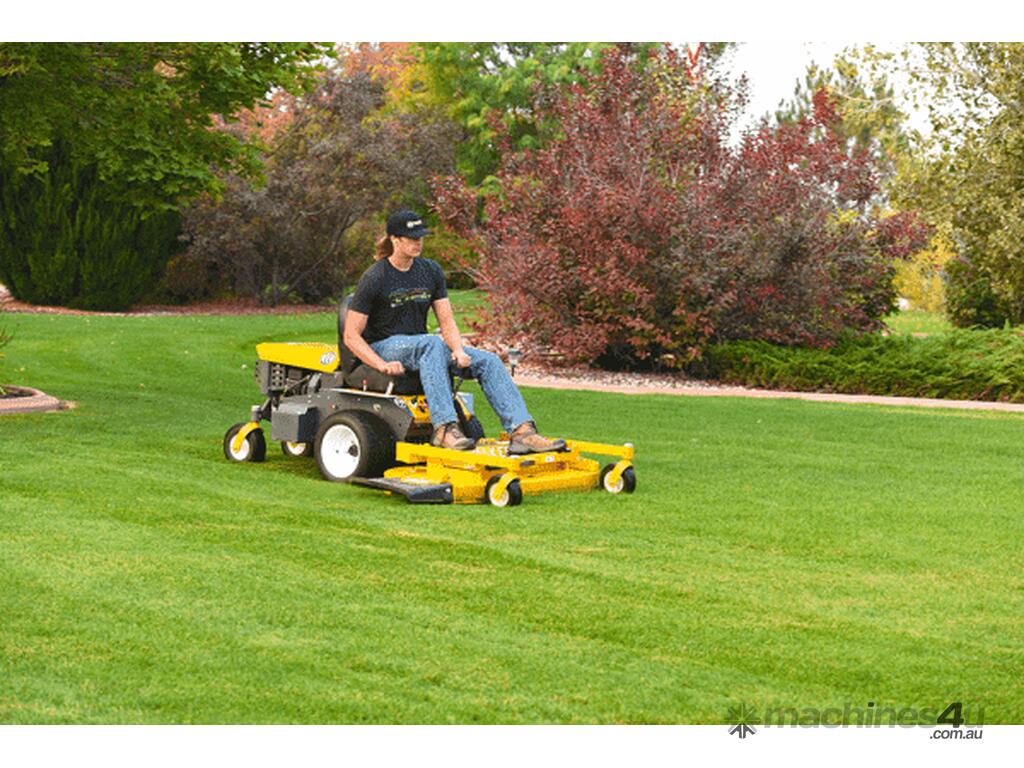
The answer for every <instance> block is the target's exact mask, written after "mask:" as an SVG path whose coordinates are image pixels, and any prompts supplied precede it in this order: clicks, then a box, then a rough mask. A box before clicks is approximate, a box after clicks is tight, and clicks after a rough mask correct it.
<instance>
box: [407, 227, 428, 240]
mask: <svg viewBox="0 0 1024 768" xmlns="http://www.w3.org/2000/svg"><path fill="white" fill-rule="evenodd" d="M432 234H434V233H433V232H431V231H430V230H429V229H427V228H426V227H423V228H422V229H414V230H413V231H412V232H406V233H405V234H404V235H402V237H411V238H412V239H413V240H419V239H420V238H421V237H426V236H427V235H432Z"/></svg>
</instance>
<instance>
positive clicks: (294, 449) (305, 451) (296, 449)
mask: <svg viewBox="0 0 1024 768" xmlns="http://www.w3.org/2000/svg"><path fill="white" fill-rule="evenodd" d="M281 452H282V453H284V455H285V456H293V457H295V458H301V457H306V456H312V455H313V444H312V443H293V442H291V441H290V440H282V441H281Z"/></svg>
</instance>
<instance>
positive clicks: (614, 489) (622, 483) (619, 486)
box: [604, 472, 626, 493]
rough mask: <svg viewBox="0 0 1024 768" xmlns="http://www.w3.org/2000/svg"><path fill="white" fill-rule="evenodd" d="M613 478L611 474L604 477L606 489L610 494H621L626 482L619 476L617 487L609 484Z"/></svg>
mask: <svg viewBox="0 0 1024 768" xmlns="http://www.w3.org/2000/svg"><path fill="white" fill-rule="evenodd" d="M611 477H612V473H611V472H609V473H608V474H607V475H605V476H604V489H605V490H606V491H608V492H609V493H620V492H621V491H622V489H623V488H625V487H626V481H625V480H623V479H622V475H619V479H618V481H617V482H616V483H615V485H612V484H611V483H610V482H609V481H610V480H611Z"/></svg>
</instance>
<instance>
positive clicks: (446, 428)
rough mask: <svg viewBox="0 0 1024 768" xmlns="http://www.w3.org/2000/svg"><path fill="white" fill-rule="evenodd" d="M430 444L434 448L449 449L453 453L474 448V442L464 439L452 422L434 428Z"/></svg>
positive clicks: (470, 439)
mask: <svg viewBox="0 0 1024 768" xmlns="http://www.w3.org/2000/svg"><path fill="white" fill-rule="evenodd" d="M430 444H431V445H433V446H434V447H436V448H450V449H451V450H453V451H470V450H472V449H473V448H475V447H476V440H473V439H472V438H470V437H466V436H465V435H464V434H462V430H461V429H459V425H458V424H456V423H455V422H454V421H451V422H449V423H447V424H442V425H441V426H440V427H435V428H434V436H433V437H432V438H430Z"/></svg>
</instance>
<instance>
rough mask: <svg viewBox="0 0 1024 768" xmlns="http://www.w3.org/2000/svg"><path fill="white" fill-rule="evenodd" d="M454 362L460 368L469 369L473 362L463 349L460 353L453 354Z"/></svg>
mask: <svg viewBox="0 0 1024 768" xmlns="http://www.w3.org/2000/svg"><path fill="white" fill-rule="evenodd" d="M452 360H454V361H455V364H456V365H458V366H459V368H469V366H470V364H471V363H472V362H473V361H472V360H470V359H469V355H467V354H466V352H465V350H461V349H460V350H459V351H458V352H452Z"/></svg>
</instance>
